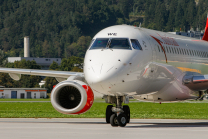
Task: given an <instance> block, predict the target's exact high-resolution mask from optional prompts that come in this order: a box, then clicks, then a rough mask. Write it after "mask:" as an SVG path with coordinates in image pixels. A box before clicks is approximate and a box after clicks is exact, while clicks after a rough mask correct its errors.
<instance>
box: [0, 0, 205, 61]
mask: <svg viewBox="0 0 208 139" xmlns="http://www.w3.org/2000/svg"><path fill="white" fill-rule="evenodd" d="M207 9H208V0H1V1H0V49H1V50H3V51H4V52H5V53H6V55H7V56H10V57H11V56H23V37H24V36H29V37H30V47H31V50H30V52H31V56H32V57H61V58H69V57H70V56H78V57H82V58H83V57H84V54H85V51H86V49H87V48H88V45H89V43H90V41H91V39H92V37H93V36H94V35H95V34H96V33H97V32H98V31H100V30H101V29H103V28H105V27H108V26H112V25H117V24H129V25H139V24H140V23H142V27H145V28H150V29H155V30H161V31H176V30H177V31H179V30H180V29H181V30H182V31H184V30H185V31H187V30H189V29H190V28H193V29H196V28H198V29H199V30H203V29H204V27H205V24H206V17H207V12H208V11H207Z"/></svg>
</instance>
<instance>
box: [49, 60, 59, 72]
mask: <svg viewBox="0 0 208 139" xmlns="http://www.w3.org/2000/svg"><path fill="white" fill-rule="evenodd" d="M49 69H50V70H58V69H59V65H58V63H57V62H55V61H53V63H52V64H51V65H50V67H49Z"/></svg>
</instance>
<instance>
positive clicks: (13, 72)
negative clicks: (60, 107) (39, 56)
mask: <svg viewBox="0 0 208 139" xmlns="http://www.w3.org/2000/svg"><path fill="white" fill-rule="evenodd" d="M0 72H3V73H9V75H10V77H11V78H13V79H14V80H19V79H20V78H21V74H24V75H37V76H48V77H55V78H56V79H57V80H58V81H63V80H66V79H67V78H69V77H70V76H73V77H84V73H82V72H70V71H54V70H36V69H19V68H0Z"/></svg>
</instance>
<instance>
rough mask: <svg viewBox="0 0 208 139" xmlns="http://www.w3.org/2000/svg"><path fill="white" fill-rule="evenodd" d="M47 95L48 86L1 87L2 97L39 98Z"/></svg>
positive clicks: (0, 93) (0, 95)
mask: <svg viewBox="0 0 208 139" xmlns="http://www.w3.org/2000/svg"><path fill="white" fill-rule="evenodd" d="M46 97H47V89H46V88H0V98H14V99H30V98H32V99H39V98H46Z"/></svg>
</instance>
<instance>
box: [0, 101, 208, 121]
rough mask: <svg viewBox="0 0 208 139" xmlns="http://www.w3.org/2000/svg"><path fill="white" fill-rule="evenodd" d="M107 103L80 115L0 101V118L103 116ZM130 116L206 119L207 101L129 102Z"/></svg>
mask: <svg viewBox="0 0 208 139" xmlns="http://www.w3.org/2000/svg"><path fill="white" fill-rule="evenodd" d="M107 105H108V104H105V103H102V102H101V103H100V102H95V103H94V104H93V106H92V108H91V109H90V110H89V111H88V112H86V113H84V114H81V115H64V114H61V113H59V112H57V111H56V110H55V109H54V108H53V107H52V105H51V103H39V102H36V103H30V102H29V103H27V102H26V103H19V102H13V103H7V102H1V103H0V118H104V117H105V109H106V107H107ZM129 106H130V109H131V118H140V119H208V109H207V108H208V103H162V104H158V103H145V102H138V103H130V104H129Z"/></svg>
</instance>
